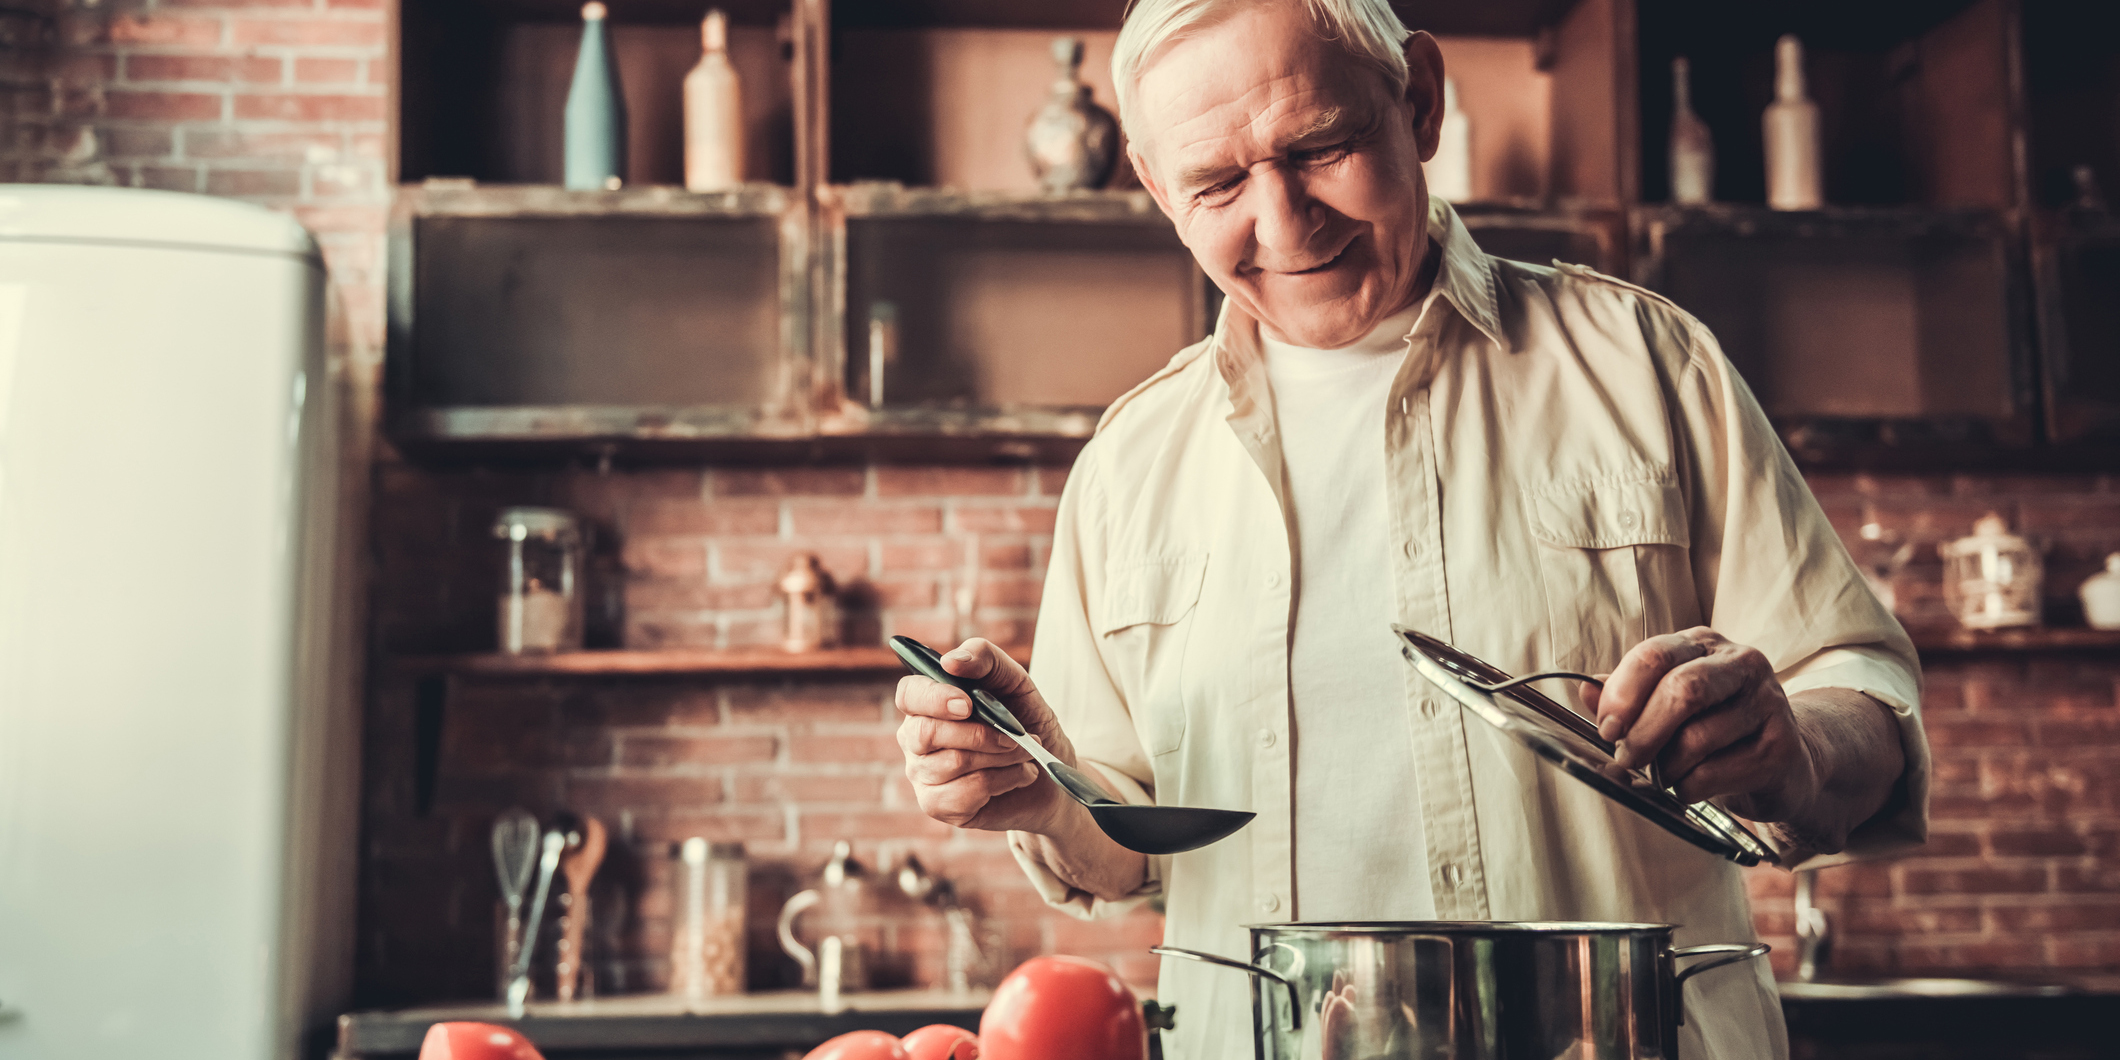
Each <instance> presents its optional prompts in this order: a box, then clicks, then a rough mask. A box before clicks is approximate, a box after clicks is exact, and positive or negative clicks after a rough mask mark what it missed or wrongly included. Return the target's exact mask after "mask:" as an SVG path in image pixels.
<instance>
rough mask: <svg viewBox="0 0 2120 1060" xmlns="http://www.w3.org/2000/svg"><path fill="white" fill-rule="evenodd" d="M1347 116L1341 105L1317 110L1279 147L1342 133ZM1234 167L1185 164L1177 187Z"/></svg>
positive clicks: (1198, 182)
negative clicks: (1317, 112) (1312, 116)
mask: <svg viewBox="0 0 2120 1060" xmlns="http://www.w3.org/2000/svg"><path fill="white" fill-rule="evenodd" d="M1347 118H1348V114H1347V111H1346V110H1345V109H1344V108H1341V107H1331V108H1328V109H1326V110H1324V111H1321V112H1319V114H1318V116H1317V117H1315V118H1312V119H1311V120H1310V122H1309V123H1308V124H1306V125H1304V126H1303V127H1302V128H1301V129H1298V130H1296V132H1295V134H1294V135H1292V136H1290V137H1288V138H1287V139H1285V140H1283V141H1281V142H1280V144H1279V149H1280V150H1281V151H1284V152H1285V151H1290V150H1295V149H1300V148H1303V147H1306V146H1309V145H1311V144H1314V143H1316V142H1318V141H1320V140H1326V139H1330V138H1332V137H1334V136H1338V135H1341V134H1342V133H1344V132H1346V131H1347V130H1346V128H1345V126H1346V124H1347ZM1235 168H1236V167H1234V166H1231V165H1228V164H1226V163H1219V162H1211V163H1207V164H1204V165H1196V166H1187V167H1185V168H1184V169H1181V170H1179V171H1178V187H1180V188H1196V187H1199V186H1200V185H1203V184H1206V183H1209V182H1211V181H1213V180H1214V179H1215V178H1216V177H1219V176H1221V175H1222V174H1224V173H1228V172H1230V171H1232V170H1233V169H1235Z"/></svg>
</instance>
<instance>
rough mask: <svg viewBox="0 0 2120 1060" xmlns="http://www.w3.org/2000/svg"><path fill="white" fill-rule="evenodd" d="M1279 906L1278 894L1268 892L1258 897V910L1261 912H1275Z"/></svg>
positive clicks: (1279, 898)
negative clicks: (1262, 896) (1264, 895)
mask: <svg viewBox="0 0 2120 1060" xmlns="http://www.w3.org/2000/svg"><path fill="white" fill-rule="evenodd" d="M1280 908H1281V897H1280V896H1279V895H1274V894H1269V895H1267V896H1266V897H1264V898H1261V899H1259V912H1261V913H1271V912H1275V911H1277V910H1279V909H1280Z"/></svg>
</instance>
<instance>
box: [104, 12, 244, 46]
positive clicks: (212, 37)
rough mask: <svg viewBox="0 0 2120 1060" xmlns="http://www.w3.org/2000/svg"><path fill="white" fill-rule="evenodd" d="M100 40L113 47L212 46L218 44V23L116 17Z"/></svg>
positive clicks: (164, 17) (166, 17) (177, 18)
mask: <svg viewBox="0 0 2120 1060" xmlns="http://www.w3.org/2000/svg"><path fill="white" fill-rule="evenodd" d="M102 38H103V39H104V40H107V41H108V42H110V43H112V44H172V45H186V46H191V47H212V46H213V45H216V44H219V43H220V42H221V20H220V19H218V18H195V17H191V16H177V15H119V16H116V17H114V18H112V19H111V20H110V22H109V23H108V25H107V26H106V27H105V29H104V32H103V34H102Z"/></svg>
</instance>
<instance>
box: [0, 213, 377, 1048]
mask: <svg viewBox="0 0 2120 1060" xmlns="http://www.w3.org/2000/svg"><path fill="white" fill-rule="evenodd" d="M325 291H326V288H325V284H324V273H323V265H322V262H321V260H320V258H319V255H318V251H317V247H316V244H315V242H314V241H313V240H312V239H311V238H310V237H309V235H308V233H306V232H305V231H303V229H302V228H301V226H300V225H298V224H296V223H295V222H294V221H292V220H291V219H289V218H288V217H287V216H286V215H284V214H279V213H274V212H271V211H268V210H265V209H262V208H259V207H255V206H249V205H244V204H240V203H234V202H228V201H225V200H219V199H211V198H207V197H204V196H195V195H178V194H172V193H165V192H152V191H139V190H130V189H115V188H76V187H61V186H45V185H6V184H0V1060H103V1058H110V1060H118V1058H124V1060H141V1058H147V1057H153V1058H156V1060H180V1058H181V1060H189V1058H194V1057H196V1058H199V1060H206V1058H212V1060H267V1058H281V1057H292V1056H295V1055H297V1050H298V1048H299V1046H298V1041H299V1039H300V1038H301V1037H302V1036H303V1034H304V1033H305V1031H306V1030H309V1029H313V1028H315V1027H317V1026H318V1025H320V1024H323V1023H326V1022H328V1021H329V1019H330V1016H331V1015H332V1014H333V1012H334V1011H335V1010H336V1009H337V1008H338V1007H339V1006H340V1005H342V1004H343V1003H344V1001H345V1000H346V995H347V993H348V988H349V984H350V979H351V974H352V958H351V951H352V909H353V877H354V860H355V839H354V833H355V829H356V826H357V818H358V811H357V808H356V804H357V802H358V764H359V750H358V747H359V741H360V730H359V724H358V707H357V706H356V703H357V698H356V696H355V695H353V694H352V692H351V691H350V690H351V689H352V687H353V686H354V682H353V681H351V680H349V679H348V677H349V671H348V669H347V668H348V666H349V665H350V663H349V662H348V661H347V660H348V657H349V656H350V654H351V653H347V652H344V651H339V650H335V649H336V648H338V647H340V646H341V645H343V644H344V643H345V638H344V633H345V631H346V630H348V629H350V628H351V627H350V625H349V612H348V608H349V607H350V604H349V602H348V600H347V597H348V593H349V591H350V589H351V588H352V587H351V585H350V584H344V583H346V582H348V581H350V580H349V579H345V578H344V577H343V575H342V573H341V571H342V567H343V565H344V555H345V553H343V552H342V545H343V544H344V543H346V542H349V541H351V540H354V539H356V538H358V536H359V535H357V534H347V533H346V530H345V528H343V527H340V526H339V525H337V524H338V521H339V518H340V516H339V512H340V510H341V505H340V504H339V492H340V490H339V485H340V476H339V475H338V458H339V457H338V454H339V449H340V446H339V441H340V438H339V432H340V425H339V422H338V417H337V414H336V409H335V406H336V405H337V404H338V402H337V400H336V395H337V393H338V390H339V385H338V380H337V379H335V378H334V376H333V372H334V370H335V362H334V361H333V360H332V359H328V358H327V356H326V349H325V342H324V339H325V335H324V305H325V297H326V294H325ZM335 582H339V583H342V584H339V585H335V584H334V583H335Z"/></svg>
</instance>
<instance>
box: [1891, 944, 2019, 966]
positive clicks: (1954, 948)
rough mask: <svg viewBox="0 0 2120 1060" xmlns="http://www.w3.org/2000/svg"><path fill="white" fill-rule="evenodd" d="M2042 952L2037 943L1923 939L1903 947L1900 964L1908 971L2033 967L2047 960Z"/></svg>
mask: <svg viewBox="0 0 2120 1060" xmlns="http://www.w3.org/2000/svg"><path fill="white" fill-rule="evenodd" d="M2041 950H2042V947H2041V946H2040V945H2039V943H2038V941H2036V940H2017V939H2010V940H1971V939H1968V940H1966V941H1963V942H1943V941H1934V942H1932V941H1928V940H1921V941H1911V942H1905V943H1903V944H1901V946H1900V948H1899V962H1900V965H1901V967H1902V968H1904V969H1905V970H1906V971H1909V972H1919V971H1927V970H1932V969H1933V970H1938V971H1954V972H1955V971H1971V970H1980V969H1995V968H2032V967H2038V966H2039V964H2040V963H2041V962H2042V961H2043V960H2044V957H2045V955H2044V954H2043V953H2042V952H2041Z"/></svg>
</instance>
